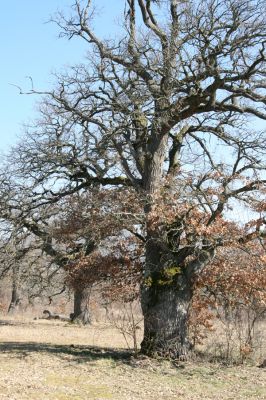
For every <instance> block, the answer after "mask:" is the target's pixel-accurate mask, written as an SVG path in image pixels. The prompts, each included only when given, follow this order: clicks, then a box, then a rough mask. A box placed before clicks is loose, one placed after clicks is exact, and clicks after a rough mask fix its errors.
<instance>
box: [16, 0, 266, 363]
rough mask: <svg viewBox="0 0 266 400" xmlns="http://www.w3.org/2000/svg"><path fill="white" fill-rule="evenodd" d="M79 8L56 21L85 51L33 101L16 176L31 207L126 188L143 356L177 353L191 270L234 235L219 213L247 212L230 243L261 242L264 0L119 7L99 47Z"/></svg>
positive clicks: (85, 5) (134, 1)
mask: <svg viewBox="0 0 266 400" xmlns="http://www.w3.org/2000/svg"><path fill="white" fill-rule="evenodd" d="M92 3H93V2H92V1H90V0H89V1H81V0H76V1H75V2H74V5H73V13H72V15H71V16H67V15H65V14H63V13H61V14H59V15H57V16H56V17H55V21H56V22H57V24H58V25H59V26H60V28H61V32H62V35H65V36H66V37H68V38H73V37H79V38H81V39H82V40H84V41H86V42H87V44H88V54H87V56H86V59H85V60H84V63H82V64H78V65H73V66H72V67H71V68H70V69H69V70H68V71H67V72H66V73H62V74H58V76H57V77H56V79H57V85H56V87H55V88H54V90H52V91H49V92H47V93H42V94H43V95H44V97H43V101H42V103H41V105H40V118H39V121H38V122H37V124H36V125H35V126H33V127H29V129H28V132H27V135H26V136H25V138H24V140H23V141H22V142H21V143H20V145H19V146H18V147H17V149H16V152H15V155H14V156H13V157H15V160H16V168H15V169H16V171H15V172H16V173H17V174H18V175H19V174H22V175H23V176H24V177H25V172H26V173H27V174H30V179H31V182H33V185H34V191H33V194H32V197H33V200H34V201H35V203H36V204H38V202H41V201H57V199H59V198H60V197H61V196H62V195H65V194H69V193H72V192H75V191H79V190H89V188H90V187H91V186H93V185H105V186H107V187H112V186H130V187H132V188H133V189H135V191H136V193H137V195H138V197H139V199H140V201H141V202H142V204H143V212H144V214H145V243H146V262H145V268H144V283H143V286H142V291H141V302H142V310H143V314H144V339H143V342H142V346H141V347H142V351H143V352H145V353H147V354H150V355H152V354H155V353H159V354H163V355H165V354H171V355H173V356H174V357H176V356H181V355H184V354H185V353H186V351H187V348H188V347H189V343H188V339H187V319H188V312H189V306H190V303H191V297H192V292H193V280H194V277H195V274H199V273H200V272H201V271H202V270H203V269H204V267H205V266H206V265H207V264H208V263H209V262H210V261H211V259H212V258H213V256H214V254H215V250H216V248H217V247H218V246H225V245H226V243H228V241H230V229H233V230H234V224H233V223H230V222H228V223H226V222H225V221H226V218H227V216H228V214H226V211H227V210H228V207H233V206H235V207H237V208H238V210H240V212H241V209H242V210H244V207H246V208H248V207H251V208H253V210H254V211H256V212H258V213H259V214H255V215H256V217H255V218H257V216H258V219H257V223H256V224H254V225H253V226H249V228H245V227H244V226H243V229H242V230H241V236H242V237H240V236H239V237H238V240H239V243H242V244H243V243H245V241H247V240H248V239H249V238H251V237H252V238H253V237H254V236H255V235H258V236H259V235H262V228H261V226H262V225H263V223H264V220H263V218H262V211H263V205H262V200H263V197H262V194H261V191H262V190H263V185H265V175H264V180H263V168H265V160H264V161H263V151H264V143H265V142H264V141H265V133H264V131H263V130H262V129H257V130H256V126H258V127H259V126H262V125H259V123H258V122H257V120H259V119H260V120H266V110H265V100H266V97H265V88H266V85H265V74H266V70H265V40H266V22H265V18H264V11H265V1H264V0H226V1H223V2H221V1H219V0H207V1H204V2H201V1H196V0H187V1H177V0H167V1H160V0H157V1H151V0H127V1H126V2H125V3H126V7H125V8H124V7H123V8H122V7H121V15H122V16H123V17H122V18H123V32H121V29H119V31H120V33H119V35H118V36H116V37H114V38H113V39H111V38H109V39H106V40H104V39H102V38H101V37H100V36H98V35H97V33H96V32H94V30H93V28H92V26H93V25H92V20H93V17H94V15H95V12H94V11H95V10H94V8H93V4H92ZM108 7H111V5H110V6H108ZM113 36H115V35H114V34H113ZM30 92H31V93H38V91H37V90H35V89H32V90H31V91H30ZM28 176H29V175H28ZM264 187H265V186H264Z"/></svg>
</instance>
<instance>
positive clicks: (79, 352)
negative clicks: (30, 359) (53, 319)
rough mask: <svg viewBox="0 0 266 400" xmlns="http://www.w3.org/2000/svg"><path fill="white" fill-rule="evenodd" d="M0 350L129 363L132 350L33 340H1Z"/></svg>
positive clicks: (75, 359)
mask: <svg viewBox="0 0 266 400" xmlns="http://www.w3.org/2000/svg"><path fill="white" fill-rule="evenodd" d="M0 352H1V353H8V354H9V355H10V357H12V356H14V357H19V358H23V357H27V356H28V355H29V354H31V353H48V354H54V355H56V356H59V357H60V356H65V355H69V356H71V360H72V361H76V362H79V363H80V362H90V361H96V360H99V359H112V360H114V361H121V362H123V363H129V361H130V359H131V357H132V352H131V351H129V350H125V349H112V348H102V347H96V346H82V345H60V344H52V343H34V342H23V343H21V342H2V343H0Z"/></svg>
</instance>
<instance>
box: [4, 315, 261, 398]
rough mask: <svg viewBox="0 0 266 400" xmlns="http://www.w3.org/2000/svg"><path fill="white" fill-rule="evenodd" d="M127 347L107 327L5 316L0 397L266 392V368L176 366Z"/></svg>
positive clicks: (234, 395)
mask: <svg viewBox="0 0 266 400" xmlns="http://www.w3.org/2000/svg"><path fill="white" fill-rule="evenodd" d="M111 346H112V347H111ZM123 347H125V346H124V343H123V338H122V337H121V336H120V335H119V334H117V333H116V332H115V331H114V330H113V329H111V328H109V329H108V328H107V327H104V326H99V327H97V328H95V327H89V328H83V327H82V328H79V327H73V326H71V325H65V324H63V323H53V322H51V323H48V322H45V323H44V322H39V321H36V322H32V323H29V322H27V321H24V322H19V321H11V320H7V321H0V399H1V400H2V399H3V400H7V399H9V400H24V399H25V400H26V399H27V400H39V399H40V400H87V399H89V400H94V399H99V400H101V399H114V400H122V399H123V400H124V399H126V400H131V399H132V400H139V399H143V400H146V399H147V400H160V399H163V400H174V399H176V400H177V399H182V400H188V399H191V400H197V399H200V400H208V399H218V400H220V399H221V400H223V399H226V400H229V399H232V400H233V399H234V400H240V399H259V400H262V399H266V371H265V369H264V370H263V369H259V368H257V367H248V366H245V367H243V366H241V367H231V368H222V367H221V366H220V365H201V364H192V363H188V364H182V365H176V366H174V365H172V364H170V363H168V362H159V361H150V360H149V359H146V358H140V359H135V358H134V357H132V356H131V354H130V353H129V352H128V351H127V350H125V349H123Z"/></svg>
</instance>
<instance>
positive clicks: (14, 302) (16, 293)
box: [8, 279, 21, 314]
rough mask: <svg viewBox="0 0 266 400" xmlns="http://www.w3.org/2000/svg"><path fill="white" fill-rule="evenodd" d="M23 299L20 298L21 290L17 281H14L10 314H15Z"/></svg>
mask: <svg viewBox="0 0 266 400" xmlns="http://www.w3.org/2000/svg"><path fill="white" fill-rule="evenodd" d="M20 301H21V298H20V297H19V290H18V285H17V281H16V279H13V283H12V293H11V301H10V304H9V307H8V314H14V313H15V312H16V311H17V310H18V307H19V305H20Z"/></svg>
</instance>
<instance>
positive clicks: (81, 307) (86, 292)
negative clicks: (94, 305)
mask: <svg viewBox="0 0 266 400" xmlns="http://www.w3.org/2000/svg"><path fill="white" fill-rule="evenodd" d="M90 294H91V287H87V288H79V289H76V290H75V292H74V312H73V314H71V320H72V321H74V322H80V323H82V324H83V325H86V324H90V323H91V319H90V314H89V300H90Z"/></svg>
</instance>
